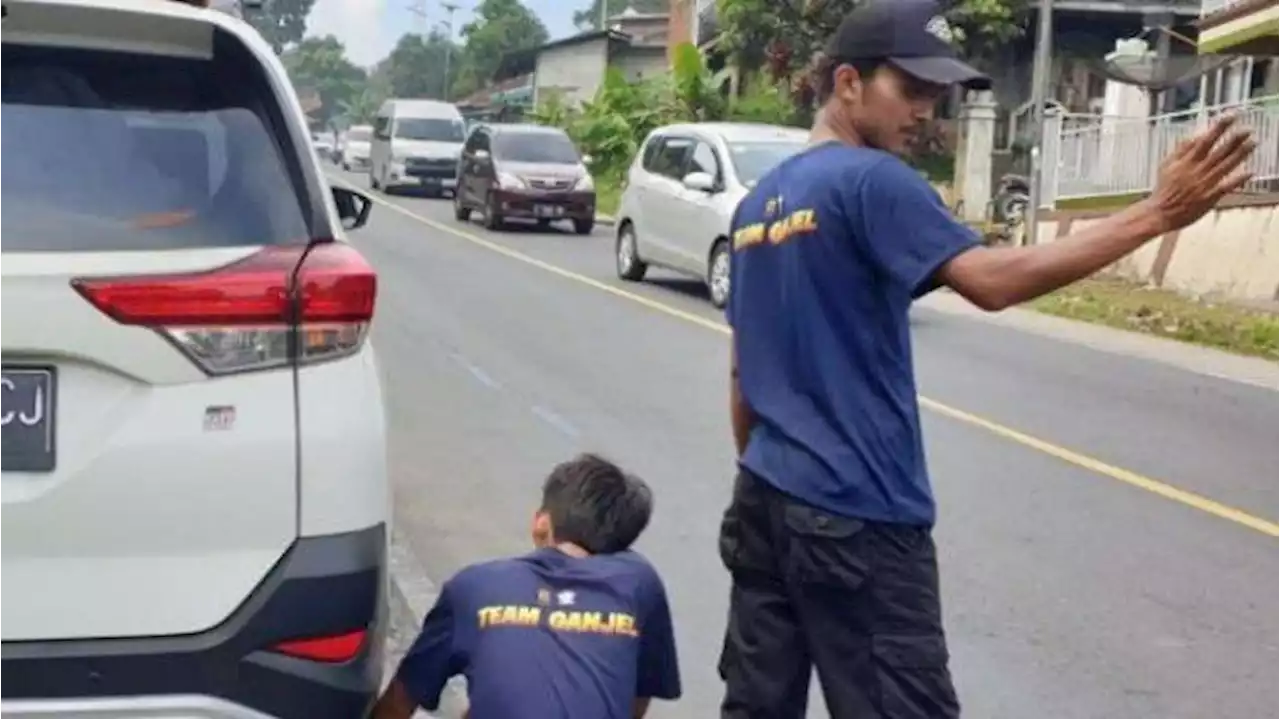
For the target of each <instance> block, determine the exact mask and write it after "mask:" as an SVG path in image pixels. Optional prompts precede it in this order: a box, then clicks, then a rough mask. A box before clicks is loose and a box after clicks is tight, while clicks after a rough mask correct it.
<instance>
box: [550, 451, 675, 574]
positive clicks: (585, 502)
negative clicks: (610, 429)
mask: <svg viewBox="0 0 1280 719" xmlns="http://www.w3.org/2000/svg"><path fill="white" fill-rule="evenodd" d="M542 511H543V512H546V513H547V515H548V516H549V517H550V519H551V527H552V531H553V533H554V534H555V540H556V541H557V542H570V543H573V544H576V545H578V546H579V547H582V548H583V549H585V550H587V551H588V552H591V553H592V554H611V553H614V552H621V551H623V550H626V549H628V548H629V547H630V546H631V545H632V544H633V543H635V541H636V539H638V538H639V537H640V533H641V532H643V531H644V529H645V527H647V526H648V525H649V517H650V516H651V515H652V514H653V493H652V492H651V491H650V490H649V485H647V484H645V482H644V480H642V479H640V478H639V477H636V476H635V475H631V474H627V473H626V472H624V471H622V469H621V468H620V467H618V465H616V464H614V463H612V462H610V461H609V460H607V459H604V458H603V457H599V456H597V455H594V454H582V455H579V456H577V457H575V458H574V459H571V460H569V461H568V462H563V463H561V464H559V465H557V466H556V468H555V469H553V470H551V474H550V475H549V476H548V477H547V481H546V482H545V483H544V484H543V485H542Z"/></svg>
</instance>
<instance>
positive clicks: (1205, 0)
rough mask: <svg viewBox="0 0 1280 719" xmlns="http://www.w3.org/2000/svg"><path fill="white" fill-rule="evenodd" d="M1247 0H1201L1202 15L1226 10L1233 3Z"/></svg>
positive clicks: (1237, 3)
mask: <svg viewBox="0 0 1280 719" xmlns="http://www.w3.org/2000/svg"><path fill="white" fill-rule="evenodd" d="M1244 1H1245V0H1200V17H1204V16H1205V15H1208V14H1209V13H1213V12H1217V11H1219V10H1225V9H1226V8H1229V7H1231V6H1232V5H1239V4H1240V3H1242V2H1244Z"/></svg>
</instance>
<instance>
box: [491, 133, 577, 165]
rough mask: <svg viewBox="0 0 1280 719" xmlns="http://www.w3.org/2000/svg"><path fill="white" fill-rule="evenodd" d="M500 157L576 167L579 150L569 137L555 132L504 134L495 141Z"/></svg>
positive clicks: (517, 160)
mask: <svg viewBox="0 0 1280 719" xmlns="http://www.w3.org/2000/svg"><path fill="white" fill-rule="evenodd" d="M495 144H496V145H497V148H496V149H497V151H498V157H500V158H502V159H503V160H507V161H508V162H545V163H550V164H556V165H576V164H578V163H579V162H580V161H581V158H579V157H578V150H577V148H575V147H574V146H573V143H572V142H570V141H569V138H568V136H567V135H563V134H560V133H555V132H510V131H508V132H503V133H500V134H499V135H498V137H497V139H496V140H495Z"/></svg>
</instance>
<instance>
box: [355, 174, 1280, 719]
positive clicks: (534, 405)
mask: <svg viewBox="0 0 1280 719" xmlns="http://www.w3.org/2000/svg"><path fill="white" fill-rule="evenodd" d="M345 177H346V178H347V179H348V180H350V181H351V182H352V183H353V184H355V185H357V186H359V187H365V186H366V183H365V182H364V181H363V178H357V177H355V176H345ZM377 197H378V198H379V202H380V204H379V205H378V206H375V207H374V210H373V215H372V217H371V220H370V223H369V225H368V226H367V227H366V228H364V229H361V230H358V231H355V232H353V233H351V239H352V240H353V242H355V243H356V245H357V246H358V247H359V248H360V249H361V251H363V252H364V253H365V255H366V256H367V257H368V258H369V260H370V261H371V262H372V263H373V264H374V265H375V266H376V268H377V269H378V271H379V273H380V283H381V285H380V296H379V311H378V317H377V320H376V329H375V331H374V341H375V343H376V345H377V348H378V350H379V353H380V362H381V365H382V371H383V373H384V375H385V378H386V391H387V399H388V403H389V409H388V412H389V417H390V426H391V432H392V435H391V466H392V470H393V473H394V480H395V500H396V502H395V504H396V507H395V512H396V515H395V516H396V522H397V535H398V536H400V537H402V538H403V541H404V542H405V543H406V544H407V545H408V547H407V551H410V552H411V553H412V554H413V555H414V556H416V557H417V558H419V560H420V562H421V564H422V565H423V566H424V567H425V569H426V571H427V573H429V574H430V576H431V577H432V578H435V579H437V580H438V579H442V578H445V577H447V576H448V575H449V574H451V573H452V572H454V571H455V570H457V569H458V568H460V567H461V566H463V565H465V564H467V563H469V562H472V561H475V560H479V559H483V558H488V557H493V556H496V555H500V554H506V553H515V552H522V551H525V550H526V549H527V547H528V541H529V540H528V535H527V526H528V521H529V517H530V514H531V512H532V510H533V508H534V506H535V504H536V502H537V499H538V488H539V483H540V481H541V479H542V477H543V476H544V475H545V473H546V471H547V470H548V469H549V468H550V467H551V466H552V465H553V464H555V463H556V462H558V461H560V460H563V459H565V458H567V457H569V456H571V455H572V454H574V453H576V452H578V451H581V450H588V449H589V450H596V451H600V452H602V453H604V454H606V455H608V456H610V457H612V458H614V459H615V460H617V461H619V462H621V463H623V464H624V465H625V466H627V467H628V468H629V469H631V470H633V471H635V472H637V473H639V474H641V475H642V476H644V477H645V478H646V479H647V480H648V481H649V482H650V484H651V485H652V486H653V487H654V489H655V491H656V494H657V500H658V501H657V508H656V514H655V517H654V521H653V524H652V525H651V527H650V529H649V531H648V532H647V533H646V535H645V536H644V537H643V539H642V540H641V543H640V547H639V548H640V550H641V551H643V552H644V553H645V554H646V555H648V556H649V557H650V558H651V559H652V560H653V561H654V563H655V564H656V565H657V567H658V568H659V570H660V571H661V572H662V574H663V575H664V577H665V579H666V582H667V585H668V589H669V592H670V595H671V600H672V604H673V610H674V612H675V621H676V625H677V632H678V636H679V644H680V647H679V648H680V658H681V663H682V670H683V677H684V682H685V689H686V692H685V698H684V699H683V700H682V701H680V702H679V703H678V704H675V705H670V706H662V707H658V708H657V711H655V713H654V714H655V715H656V716H670V717H708V716H714V715H716V707H717V703H718V698H719V686H720V685H719V681H718V678H717V677H716V674H715V663H716V657H717V654H718V651H719V644H720V633H721V631H722V628H723V620H724V613H725V608H726V590H727V579H726V576H725V573H724V571H723V570H722V569H721V567H720V565H719V562H718V559H717V557H716V552H715V535H716V530H717V527H718V522H719V517H720V512H721V511H722V509H723V507H724V505H725V503H726V502H727V499H728V492H729V488H730V483H731V479H732V474H733V455H732V449H731V442H730V431H729V424H728V419H727V406H726V381H727V369H726V367H727V343H726V339H725V334H724V333H723V331H721V330H718V329H717V327H718V326H719V323H720V318H719V316H718V314H717V313H716V312H715V311H714V310H713V309H712V308H711V307H710V306H709V304H708V303H707V302H706V300H705V295H704V293H703V292H702V291H701V290H700V289H699V288H698V286H697V284H696V283H691V282H688V281H684V280H678V279H670V278H665V279H664V278H663V277H661V276H658V277H655V279H654V280H653V281H651V282H647V283H643V284H639V285H635V284H627V283H621V282H618V281H617V280H615V278H614V273H613V264H612V263H613V259H612V240H611V236H610V234H609V232H610V229H609V228H602V229H601V230H600V231H597V233H596V234H595V235H593V236H591V237H580V236H575V235H572V234H570V233H568V232H557V231H547V232H539V231H534V230H526V231H513V232H507V233H498V234H494V233H489V232H486V231H485V230H483V229H482V228H480V227H479V226H478V225H476V224H463V223H457V222H455V221H454V220H453V219H452V214H451V208H450V204H449V203H448V202H447V201H442V200H431V199H424V198H410V197H392V198H387V197H385V196H382V195H378V196H377ZM383 201H387V202H390V203H393V204H394V205H395V206H396V207H399V208H402V209H403V210H404V211H405V212H407V213H409V214H405V212H401V211H396V210H393V209H392V208H390V207H388V206H384V205H382V204H381V202H383ZM458 232H461V233H463V235H465V236H459V235H458V234H457V233H458ZM617 290H621V291H622V292H623V293H624V294H618V293H617ZM915 342H916V362H917V368H918V373H919V376H920V383H921V391H922V394H923V395H925V396H926V397H927V398H928V400H929V401H928V402H927V403H926V412H925V434H926V443H927V446H928V460H929V463H930V467H931V470H932V475H933V480H934V485H935V489H936V493H937V495H938V500H939V504H940V521H939V525H938V528H937V539H938V543H939V547H940V554H941V563H942V572H943V574H942V581H943V592H944V604H945V611H946V614H947V626H948V632H949V640H950V645H951V650H952V669H953V672H954V673H955V676H956V680H957V683H958V686H959V690H960V692H961V699H962V701H963V703H964V706H965V710H966V715H967V716H971V717H990V718H1002V717H1008V718H1010V719H1026V718H1027V717H1054V718H1055V719H1076V718H1080V719H1084V718H1089V719H1096V718H1102V717H1108V718H1109V717H1116V718H1117V719H1133V718H1137V717H1161V718H1167V719H1176V718H1182V717H1185V718H1187V719H1192V718H1195V719H1202V718H1204V717H1215V718H1227V717H1248V718H1251V719H1252V718H1254V717H1266V716H1276V703H1275V698H1276V692H1277V679H1276V676H1277V651H1276V642H1277V594H1276V591H1277V590H1276V587H1277V540H1276V537H1275V536H1274V535H1275V522H1276V519H1277V517H1276V514H1277V480H1276V477H1277V474H1278V469H1277V441H1276V437H1277V434H1278V433H1280V428H1278V426H1277V395H1276V392H1275V391H1274V390H1272V389H1267V388H1260V387H1257V386H1252V385H1248V384H1243V383H1238V382H1234V381H1230V380H1227V379H1222V378H1215V377H1209V376H1204V375H1201V374H1198V373H1194V372H1189V371H1186V370H1183V369H1178V368H1176V367H1173V366H1170V365H1169V364H1167V363H1164V362H1155V361H1151V360H1146V359H1138V358H1135V357H1132V356H1126V355H1123V354H1117V353H1115V352H1111V351H1105V350H1100V349H1097V348H1091V347H1086V346H1082V345H1080V344H1077V343H1074V342H1067V341H1063V340H1060V339H1055V338H1053V337H1049V336H1045V335H1044V334H1043V333H1031V332H1026V331H1021V330H1018V329H1015V328H1010V327H1008V326H1002V325H999V324H993V323H990V322H986V321H983V320H981V319H973V318H967V317H962V316H957V315H954V314H949V313H944V312H937V311H932V310H929V309H927V308H920V309H919V310H918V311H917V312H916V315H915ZM1153 490H1154V491H1153ZM1179 490H1181V491H1183V492H1189V493H1193V494H1179V493H1178V492H1179ZM1161 493H1162V494H1161ZM1215 502H1216V503H1220V504H1215ZM1233 511H1235V512H1238V514H1232V512H1233ZM815 697H816V695H815ZM816 704H817V706H816V707H814V708H813V709H812V710H811V715H812V716H824V713H823V712H822V711H821V704H820V700H818V701H817V702H816Z"/></svg>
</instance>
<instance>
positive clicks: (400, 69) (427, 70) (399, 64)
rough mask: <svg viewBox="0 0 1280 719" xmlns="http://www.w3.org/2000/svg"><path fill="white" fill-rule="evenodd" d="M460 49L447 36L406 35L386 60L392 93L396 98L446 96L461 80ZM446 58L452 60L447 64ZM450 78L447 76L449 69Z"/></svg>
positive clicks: (437, 34) (386, 72) (436, 33)
mask: <svg viewBox="0 0 1280 719" xmlns="http://www.w3.org/2000/svg"><path fill="white" fill-rule="evenodd" d="M460 54H461V51H460V48H459V47H458V46H457V45H455V44H454V43H453V41H451V40H450V39H449V38H448V37H446V36H445V35H444V34H443V33H440V32H437V31H434V30H433V31H432V32H431V34H430V35H428V36H427V37H426V38H425V39H424V38H423V37H422V36H421V35H416V34H409V35H402V36H401V37H400V41H399V42H397V43H396V46H395V48H394V49H392V51H391V54H390V55H387V58H386V59H385V60H383V61H382V64H381V65H380V69H383V70H385V74H386V79H387V83H388V86H389V90H390V93H391V94H392V95H394V96H395V97H430V98H441V99H443V98H444V96H445V89H446V88H449V87H451V86H452V85H453V83H454V80H455V79H456V78H457V77H458V61H459V59H460V58H459V55H460ZM446 56H447V57H448V60H447V61H446V59H445V58H446ZM446 64H447V65H448V67H449V77H445V66H446Z"/></svg>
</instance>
